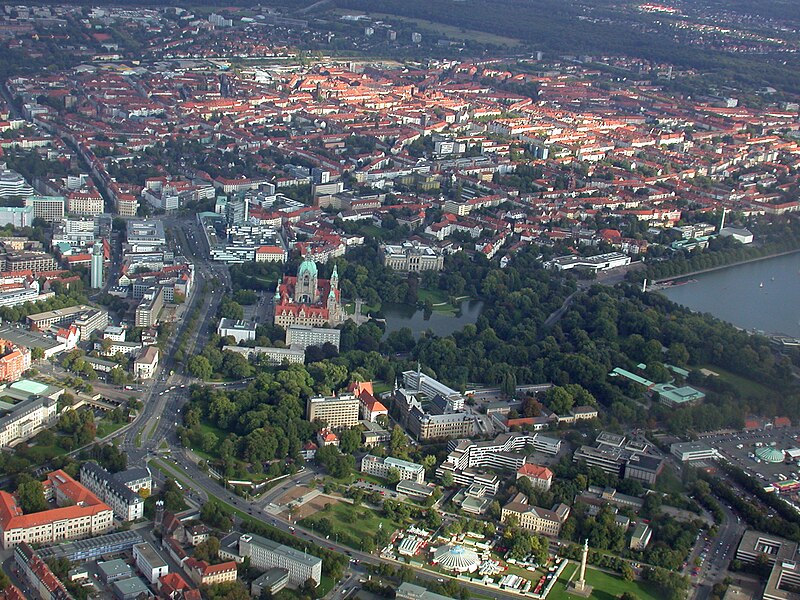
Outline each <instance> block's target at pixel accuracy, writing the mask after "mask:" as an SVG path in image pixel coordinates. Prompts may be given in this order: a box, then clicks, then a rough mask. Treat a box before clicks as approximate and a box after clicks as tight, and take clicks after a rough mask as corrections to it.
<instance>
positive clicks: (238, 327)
mask: <svg viewBox="0 0 800 600" xmlns="http://www.w3.org/2000/svg"><path fill="white" fill-rule="evenodd" d="M217 333H218V334H219V336H220V337H222V338H225V337H229V336H230V337H232V338H233V339H234V340H236V343H237V344H238V343H239V342H249V341H251V340H254V339H256V324H255V323H254V322H251V321H237V320H235V319H225V318H222V319H220V320H219V325H218V326H217Z"/></svg>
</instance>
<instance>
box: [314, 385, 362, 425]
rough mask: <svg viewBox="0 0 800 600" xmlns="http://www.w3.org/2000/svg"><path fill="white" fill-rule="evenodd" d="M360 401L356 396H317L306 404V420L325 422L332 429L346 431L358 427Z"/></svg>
mask: <svg viewBox="0 0 800 600" xmlns="http://www.w3.org/2000/svg"><path fill="white" fill-rule="evenodd" d="M358 411H359V401H358V398H357V397H356V396H355V395H354V394H342V395H340V396H317V397H315V398H309V399H308V402H307V403H306V418H307V419H308V420H309V421H317V420H319V421H323V422H325V423H326V424H327V426H328V427H330V428H331V429H346V428H348V427H355V426H356V425H358Z"/></svg>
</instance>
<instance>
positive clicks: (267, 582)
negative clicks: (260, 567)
mask: <svg viewBox="0 0 800 600" xmlns="http://www.w3.org/2000/svg"><path fill="white" fill-rule="evenodd" d="M287 585H289V571H287V570H286V569H278V568H274V569H269V570H268V571H266V572H265V573H264V574H263V575H261V576H260V577H257V578H256V579H254V580H253V583H251V584H250V595H251V596H253V598H260V597H261V594H263V593H264V591H266V592H268V593H269V594H270V596H274V595H275V594H277V593H278V592H280V591H281V590H282V589H284V588H285V587H286V586H287Z"/></svg>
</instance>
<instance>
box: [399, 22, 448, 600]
mask: <svg viewBox="0 0 800 600" xmlns="http://www.w3.org/2000/svg"><path fill="white" fill-rule="evenodd" d="M390 33H394V32H393V31H392V32H390ZM391 39H394V38H391ZM395 598H397V599H398V600H452V599H451V598H450V596H442V595H441V594H434V593H433V592H429V591H428V590H427V589H425V588H424V587H422V586H419V585H416V584H413V583H408V582H407V581H404V582H403V583H401V584H400V587H398V588H397V591H396V595H395Z"/></svg>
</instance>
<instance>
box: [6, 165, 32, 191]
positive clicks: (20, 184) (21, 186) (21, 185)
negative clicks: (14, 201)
mask: <svg viewBox="0 0 800 600" xmlns="http://www.w3.org/2000/svg"><path fill="white" fill-rule="evenodd" d="M34 193H35V192H34V189H33V188H32V187H31V186H30V184H29V183H28V182H27V181H25V178H24V177H23V176H22V175H20V174H19V173H17V172H16V171H12V170H11V169H8V168H6V165H5V163H3V164H2V165H0V198H11V197H15V196H16V197H19V198H23V197H27V196H32V195H33V194H34Z"/></svg>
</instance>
